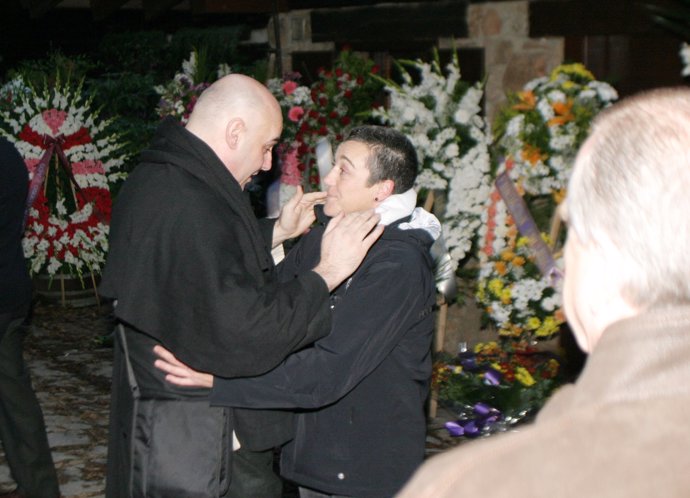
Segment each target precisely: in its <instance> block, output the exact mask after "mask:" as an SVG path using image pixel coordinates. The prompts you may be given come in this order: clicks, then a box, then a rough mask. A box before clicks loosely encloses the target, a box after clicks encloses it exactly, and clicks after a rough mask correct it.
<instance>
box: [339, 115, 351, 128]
mask: <svg viewBox="0 0 690 498" xmlns="http://www.w3.org/2000/svg"><path fill="white" fill-rule="evenodd" d="M351 121H352V119H350V116H343V117H342V118H340V122H341V123H342V125H343V126H347V125H349V124H350V122H351Z"/></svg>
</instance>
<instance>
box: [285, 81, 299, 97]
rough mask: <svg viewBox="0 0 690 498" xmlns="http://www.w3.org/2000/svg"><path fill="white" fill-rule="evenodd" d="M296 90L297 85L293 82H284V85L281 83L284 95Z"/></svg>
mask: <svg viewBox="0 0 690 498" xmlns="http://www.w3.org/2000/svg"><path fill="white" fill-rule="evenodd" d="M296 88H297V83H295V82H294V81H286V82H285V83H283V91H284V92H285V95H291V94H292V92H294V91H295V89H296Z"/></svg>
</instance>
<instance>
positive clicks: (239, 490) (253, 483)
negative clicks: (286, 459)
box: [226, 448, 283, 498]
mask: <svg viewBox="0 0 690 498" xmlns="http://www.w3.org/2000/svg"><path fill="white" fill-rule="evenodd" d="M281 496H283V482H282V480H281V479H280V477H278V475H277V474H276V473H275V472H274V471H273V450H266V451H251V450H247V449H245V448H240V449H239V450H237V451H235V452H233V454H232V480H231V481H230V490H229V492H228V494H227V495H226V498H281Z"/></svg>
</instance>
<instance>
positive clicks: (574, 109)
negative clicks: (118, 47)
mask: <svg viewBox="0 0 690 498" xmlns="http://www.w3.org/2000/svg"><path fill="white" fill-rule="evenodd" d="M616 98H617V93H616V91H615V90H614V89H613V87H611V86H610V85H608V84H607V83H603V82H600V81H597V80H596V79H595V78H594V76H593V75H592V74H591V73H590V72H589V71H588V70H587V69H586V68H585V67H584V66H583V65H581V64H567V65H561V66H558V67H557V68H555V69H554V70H553V71H552V73H551V75H550V76H549V77H542V78H537V79H535V80H532V81H530V82H529V83H528V84H527V85H526V86H525V87H524V89H523V90H522V91H520V92H517V93H516V94H514V95H510V96H509V98H508V103H507V105H506V107H504V109H503V110H502V111H501V112H500V113H499V114H498V116H497V117H496V121H495V131H494V135H495V137H496V140H495V142H494V144H493V148H492V152H493V153H494V156H495V157H496V158H497V159H498V167H497V168H496V176H498V175H499V174H501V173H503V172H507V173H508V175H509V177H510V178H511V179H512V180H513V182H515V184H516V188H517V190H518V192H519V193H520V194H521V195H522V196H523V198H524V199H525V201H526V203H527V205H528V206H529V208H530V210H531V211H532V214H533V215H534V218H535V220H536V222H537V225H538V226H539V229H540V230H542V231H545V232H549V229H550V226H551V224H552V220H553V217H554V215H555V213H556V207H557V206H558V204H559V203H560V202H561V201H562V199H563V198H564V197H565V192H566V187H567V181H568V178H569V177H570V172H571V170H572V166H573V163H574V161H575V156H576V154H577V151H578V149H579V147H580V145H582V143H583V142H584V140H585V138H586V137H587V135H588V133H589V128H590V125H591V123H592V120H593V119H594V117H595V116H596V115H597V114H598V113H599V112H600V111H601V110H602V109H604V108H605V107H607V106H608V105H610V104H611V103H612V102H613V101H614V100H616ZM482 221H483V222H484V223H483V225H482V228H481V230H480V245H481V248H480V252H479V260H480V274H479V278H478V291H477V298H478V301H479V303H480V304H481V305H482V306H483V307H484V309H485V311H486V314H487V316H488V317H489V318H490V319H491V320H492V321H493V322H494V323H495V324H496V326H497V328H498V329H499V332H500V334H501V335H504V336H507V337H512V338H515V339H528V340H533V339H535V338H549V337H551V336H553V335H554V334H555V333H556V332H557V331H558V325H560V323H562V321H563V317H562V311H561V310H560V304H559V303H560V294H559V293H558V292H557V291H555V290H554V289H552V288H551V287H550V286H549V285H548V282H547V280H546V279H544V278H542V276H541V275H539V273H538V271H537V269H536V267H535V266H534V265H533V264H532V263H531V262H530V255H529V251H528V248H527V245H526V241H525V239H523V238H519V237H518V234H517V228H516V226H515V223H514V221H513V219H512V217H511V216H510V214H509V213H508V212H507V208H506V206H505V203H504V202H503V200H502V199H501V197H500V195H499V193H498V191H497V190H496V189H495V188H494V189H493V190H492V192H491V193H490V195H489V196H488V200H487V204H486V206H485V210H484V213H483V215H482ZM550 236H551V237H554V238H555V237H557V234H550ZM550 242H551V246H552V247H557V245H558V241H557V240H553V241H550ZM516 261H517V262H518V263H521V264H516Z"/></svg>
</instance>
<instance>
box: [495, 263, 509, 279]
mask: <svg viewBox="0 0 690 498" xmlns="http://www.w3.org/2000/svg"><path fill="white" fill-rule="evenodd" d="M496 271H497V272H498V274H499V275H501V276H503V275H505V274H506V271H508V269H507V268H506V264H505V263H504V262H503V261H497V262H496Z"/></svg>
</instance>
